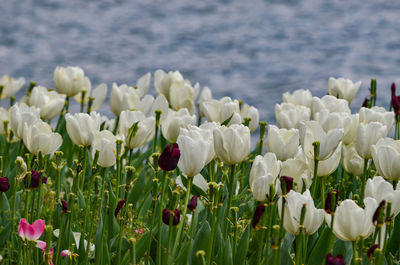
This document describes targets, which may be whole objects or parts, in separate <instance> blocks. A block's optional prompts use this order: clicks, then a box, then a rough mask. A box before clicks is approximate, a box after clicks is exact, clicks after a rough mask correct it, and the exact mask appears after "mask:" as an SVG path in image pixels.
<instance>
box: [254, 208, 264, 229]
mask: <svg viewBox="0 0 400 265" xmlns="http://www.w3.org/2000/svg"><path fill="white" fill-rule="evenodd" d="M264 212H265V204H264V203H261V204H260V205H258V206H257V208H256V211H255V212H254V216H253V221H252V222H251V225H252V226H253V228H254V229H256V226H257V224H258V223H259V222H260V220H261V217H262V215H263V214H264Z"/></svg>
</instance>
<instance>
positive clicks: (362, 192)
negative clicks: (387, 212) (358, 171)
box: [360, 158, 368, 205]
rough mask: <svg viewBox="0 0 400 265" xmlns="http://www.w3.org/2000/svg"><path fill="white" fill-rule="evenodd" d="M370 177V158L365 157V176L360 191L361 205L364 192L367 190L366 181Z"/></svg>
mask: <svg viewBox="0 0 400 265" xmlns="http://www.w3.org/2000/svg"><path fill="white" fill-rule="evenodd" d="M367 178H368V158H366V159H364V171H363V177H362V180H361V191H360V194H361V195H360V205H363V204H364V203H363V201H364V192H365V182H366V181H367Z"/></svg>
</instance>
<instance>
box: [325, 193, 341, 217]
mask: <svg viewBox="0 0 400 265" xmlns="http://www.w3.org/2000/svg"><path fill="white" fill-rule="evenodd" d="M333 196H334V197H333ZM338 196H339V191H338V190H332V191H331V192H328V194H327V195H326V199H325V212H326V213H328V214H331V213H334V212H335V211H336V206H337V202H338Z"/></svg>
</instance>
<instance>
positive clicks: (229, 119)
mask: <svg viewBox="0 0 400 265" xmlns="http://www.w3.org/2000/svg"><path fill="white" fill-rule="evenodd" d="M233 114H234V113H232V115H231V116H230V117H229V118H228V119H226V120H224V122H223V123H222V124H221V125H225V126H228V124H229V122H230V121H231V120H232V117H233Z"/></svg>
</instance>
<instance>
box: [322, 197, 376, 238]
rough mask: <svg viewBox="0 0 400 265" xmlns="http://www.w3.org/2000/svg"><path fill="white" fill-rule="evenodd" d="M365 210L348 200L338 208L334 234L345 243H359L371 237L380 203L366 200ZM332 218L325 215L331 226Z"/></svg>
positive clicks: (369, 199)
mask: <svg viewBox="0 0 400 265" xmlns="http://www.w3.org/2000/svg"><path fill="white" fill-rule="evenodd" d="M364 205H365V209H363V208H361V207H360V206H358V205H357V204H356V203H355V202H354V201H353V200H350V199H346V200H344V201H342V203H340V205H339V206H338V207H337V208H336V212H335V221H334V222H333V233H334V234H335V236H336V237H337V238H339V239H341V240H344V241H357V240H359V239H360V238H367V237H369V236H370V235H371V234H372V232H373V231H374V228H375V226H374V225H373V223H372V217H373V215H374V212H375V210H376V208H377V207H378V203H377V202H376V200H375V199H373V198H371V197H367V198H365V199H364ZM331 218H332V216H331V215H330V214H325V220H326V223H327V224H329V225H330V224H331Z"/></svg>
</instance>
